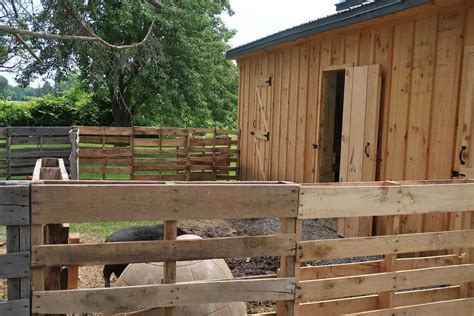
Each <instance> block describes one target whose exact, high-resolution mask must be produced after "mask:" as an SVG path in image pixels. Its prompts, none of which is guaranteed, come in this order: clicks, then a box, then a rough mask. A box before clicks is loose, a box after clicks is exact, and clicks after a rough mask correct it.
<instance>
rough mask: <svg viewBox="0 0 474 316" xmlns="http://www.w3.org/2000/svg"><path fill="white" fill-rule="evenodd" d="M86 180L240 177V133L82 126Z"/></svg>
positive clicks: (80, 154) (82, 169) (82, 168)
mask: <svg viewBox="0 0 474 316" xmlns="http://www.w3.org/2000/svg"><path fill="white" fill-rule="evenodd" d="M76 130H77V131H78V134H79V135H78V137H80V146H79V151H78V158H79V166H80V172H81V173H82V174H81V179H103V180H104V179H121V180H150V181H161V180H164V181H189V180H192V181H203V180H212V181H216V180H238V178H239V166H238V159H239V158H238V155H239V151H238V144H239V140H238V133H237V132H236V131H224V130H218V129H196V128H155V127H130V128H113V127H107V128H105V127H104V128H98V127H84V126H78V127H76Z"/></svg>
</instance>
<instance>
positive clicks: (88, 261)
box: [31, 234, 296, 266]
mask: <svg viewBox="0 0 474 316" xmlns="http://www.w3.org/2000/svg"><path fill="white" fill-rule="evenodd" d="M295 244H296V241H295V236H294V234H283V235H270V236H262V237H232V238H212V239H199V240H176V241H147V242H118V243H106V244H78V245H44V246H35V247H33V250H32V253H33V258H32V262H31V264H32V265H33V266H61V265H71V264H77V265H100V264H118V263H136V262H162V261H185V260H204V259H215V258H249V257H263V256H287V255H288V256H291V255H294V254H295Z"/></svg>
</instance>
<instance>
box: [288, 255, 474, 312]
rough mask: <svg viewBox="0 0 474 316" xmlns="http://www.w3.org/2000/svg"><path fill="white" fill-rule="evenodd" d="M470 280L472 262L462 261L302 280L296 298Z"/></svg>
mask: <svg viewBox="0 0 474 316" xmlns="http://www.w3.org/2000/svg"><path fill="white" fill-rule="evenodd" d="M472 281H474V264H464V265H457V266H448V267H435V268H427V269H419V270H408V271H397V272H386V273H378V274H367V275H359V276H352V277H343V278H331V279H323V280H316V281H302V282H300V283H298V286H297V290H296V297H297V301H298V302H300V303H302V302H309V301H323V300H329V299H335V298H340V297H346V296H347V297H348V296H357V295H367V294H372V293H379V292H387V291H396V290H403V289H413V288H420V287H427V286H434V285H455V284H460V283H464V282H472Z"/></svg>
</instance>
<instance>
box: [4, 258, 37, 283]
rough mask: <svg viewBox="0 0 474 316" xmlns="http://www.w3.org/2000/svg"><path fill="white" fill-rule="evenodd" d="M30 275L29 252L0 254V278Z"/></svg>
mask: <svg viewBox="0 0 474 316" xmlns="http://www.w3.org/2000/svg"><path fill="white" fill-rule="evenodd" d="M28 276H30V252H15V253H7V254H4V255H0V278H3V279H15V278H24V277H28Z"/></svg>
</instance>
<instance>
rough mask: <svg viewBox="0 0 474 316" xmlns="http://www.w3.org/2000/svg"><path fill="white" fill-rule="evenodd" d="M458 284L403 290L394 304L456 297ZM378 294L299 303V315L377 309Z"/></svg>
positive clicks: (325, 315)
mask: <svg viewBox="0 0 474 316" xmlns="http://www.w3.org/2000/svg"><path fill="white" fill-rule="evenodd" d="M458 291H459V286H450V287H443V288H435V289H427V290H417V291H403V292H398V293H395V300H394V304H395V306H406V305H415V304H424V303H431V302H435V301H442V300H452V299H456V298H458V297H457V296H458ZM377 299H378V295H367V296H362V297H360V296H359V297H351V298H342V299H335V300H329V301H322V302H312V303H304V304H300V310H301V314H300V315H301V316H314V315H318V316H319V315H321V316H339V315H341V314H348V313H357V312H363V311H369V310H375V309H377Z"/></svg>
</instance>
